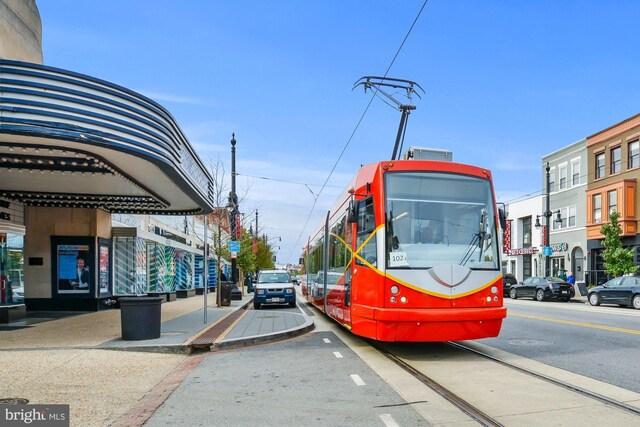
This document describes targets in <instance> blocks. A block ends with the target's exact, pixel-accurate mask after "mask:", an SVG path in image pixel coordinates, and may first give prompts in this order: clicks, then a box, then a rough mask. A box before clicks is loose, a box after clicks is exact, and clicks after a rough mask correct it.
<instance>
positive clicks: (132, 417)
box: [111, 354, 205, 427]
mask: <svg viewBox="0 0 640 427" xmlns="http://www.w3.org/2000/svg"><path fill="white" fill-rule="evenodd" d="M204 357H205V355H204V354H202V355H198V356H190V357H188V358H187V359H186V360H185V361H184V362H182V363H181V364H180V365H178V367H177V368H176V369H174V370H173V372H171V373H170V374H169V375H167V376H166V377H165V379H163V380H162V381H161V382H160V383H159V384H158V385H156V386H155V387H154V388H153V389H151V390H150V391H149V392H148V393H147V394H146V395H145V396H144V397H143V398H142V399H140V400H139V401H138V402H137V403H136V404H135V405H133V407H131V408H130V409H129V410H128V411H127V412H125V413H124V414H122V415H121V416H120V417H119V418H118V419H117V420H115V421H114V422H113V423H112V424H111V427H140V426H142V425H143V424H144V423H145V422H147V420H148V419H149V418H150V417H151V416H152V415H153V413H154V412H155V411H156V409H158V408H159V407H160V405H162V404H163V403H164V401H165V400H167V398H168V397H169V396H170V395H171V393H173V391H174V390H175V389H176V388H177V387H178V386H179V385H180V383H181V382H182V381H183V380H184V379H185V378H186V377H187V375H189V373H190V372H191V371H192V370H193V369H194V368H195V367H197V366H198V365H199V364H200V362H202V360H203V359H204Z"/></svg>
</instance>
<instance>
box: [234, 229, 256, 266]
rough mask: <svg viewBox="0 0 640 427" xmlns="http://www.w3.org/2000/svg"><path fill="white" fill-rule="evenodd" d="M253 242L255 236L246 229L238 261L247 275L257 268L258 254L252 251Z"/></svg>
mask: <svg viewBox="0 0 640 427" xmlns="http://www.w3.org/2000/svg"><path fill="white" fill-rule="evenodd" d="M252 244H253V238H252V237H251V235H250V234H249V233H247V232H246V231H245V232H244V233H242V236H241V237H240V252H239V253H238V258H237V260H236V263H237V265H238V268H240V269H241V270H242V271H243V272H244V274H245V275H246V274H247V273H250V272H252V271H255V269H256V260H257V257H256V254H254V253H253V252H252V251H251V247H252Z"/></svg>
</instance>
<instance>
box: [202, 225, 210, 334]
mask: <svg viewBox="0 0 640 427" xmlns="http://www.w3.org/2000/svg"><path fill="white" fill-rule="evenodd" d="M208 218H209V215H208V214H206V215H205V216H204V232H203V239H204V250H203V252H204V258H203V260H202V268H203V270H202V278H203V282H204V283H203V284H202V285H203V286H204V288H203V291H202V294H203V295H204V323H205V325H206V324H207V293H208V292H209V283H208V282H209V280H208V279H209V265H208V261H209V260H208V258H209V253H208V251H207V241H208V239H209V236H207V231H208V228H209V221H208Z"/></svg>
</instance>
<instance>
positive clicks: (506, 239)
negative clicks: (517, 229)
mask: <svg viewBox="0 0 640 427" xmlns="http://www.w3.org/2000/svg"><path fill="white" fill-rule="evenodd" d="M502 237H503V242H502V251H503V252H504V253H505V254H508V253H511V220H509V221H507V226H506V227H505V229H504V233H503V235H502Z"/></svg>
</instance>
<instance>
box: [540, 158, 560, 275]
mask: <svg viewBox="0 0 640 427" xmlns="http://www.w3.org/2000/svg"><path fill="white" fill-rule="evenodd" d="M546 171H547V186H546V191H545V197H546V202H545V203H546V208H545V211H544V212H543V213H542V215H536V224H535V227H536V228H538V229H539V228H540V227H541V226H542V225H541V224H540V217H541V216H543V217H545V218H546V221H545V230H544V240H545V241H544V246H550V245H551V242H550V236H551V217H552V216H553V214H554V213H555V214H556V215H557V217H556V219H555V221H556V222H562V217H561V216H560V209H558V210H557V211H555V212H551V201H550V200H549V193H550V192H551V172H550V171H551V168H550V167H549V162H547V168H546ZM544 275H545V277H550V276H551V262H550V255H549V252H548V251H546V252H545V260H544Z"/></svg>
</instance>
